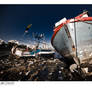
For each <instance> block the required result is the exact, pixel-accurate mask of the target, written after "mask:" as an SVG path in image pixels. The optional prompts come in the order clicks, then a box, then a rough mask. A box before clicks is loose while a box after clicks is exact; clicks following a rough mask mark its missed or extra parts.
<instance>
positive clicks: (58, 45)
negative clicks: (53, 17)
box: [51, 12, 92, 63]
mask: <svg viewBox="0 0 92 92" xmlns="http://www.w3.org/2000/svg"><path fill="white" fill-rule="evenodd" d="M75 32H76V33H75ZM51 43H52V45H53V47H54V48H55V49H56V50H57V51H58V52H59V53H60V54H61V55H62V56H63V57H65V58H68V59H70V58H75V57H77V58H78V59H79V60H80V63H84V61H85V62H88V60H89V59H90V58H91V57H92V17H88V16H87V12H84V13H82V14H80V15H79V16H77V17H75V18H72V19H69V20H66V21H65V22H63V23H61V24H60V25H59V26H58V27H56V28H55V29H54V34H53V36H52V39H51ZM76 53H77V56H76Z"/></svg>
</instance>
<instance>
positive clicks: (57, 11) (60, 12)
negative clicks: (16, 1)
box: [0, 5, 92, 42]
mask: <svg viewBox="0 0 92 92" xmlns="http://www.w3.org/2000/svg"><path fill="white" fill-rule="evenodd" d="M85 9H86V10H88V11H89V13H90V14H91V15H92V5H0V38H1V39H3V40H6V41H8V40H11V39H14V40H19V41H24V42H27V39H28V38H27V36H26V35H25V36H23V34H24V31H25V29H26V26H27V25H28V24H32V27H31V28H30V30H29V38H30V39H31V38H32V32H37V33H44V34H45V37H46V41H50V40H51V37H52V34H53V28H54V24H55V23H56V22H57V21H59V20H60V19H62V18H63V17H66V18H67V19H69V18H72V17H75V16H77V15H78V14H80V13H82V12H83V10H85Z"/></svg>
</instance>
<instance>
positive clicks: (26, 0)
mask: <svg viewBox="0 0 92 92" xmlns="http://www.w3.org/2000/svg"><path fill="white" fill-rule="evenodd" d="M0 4H92V0H0Z"/></svg>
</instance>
